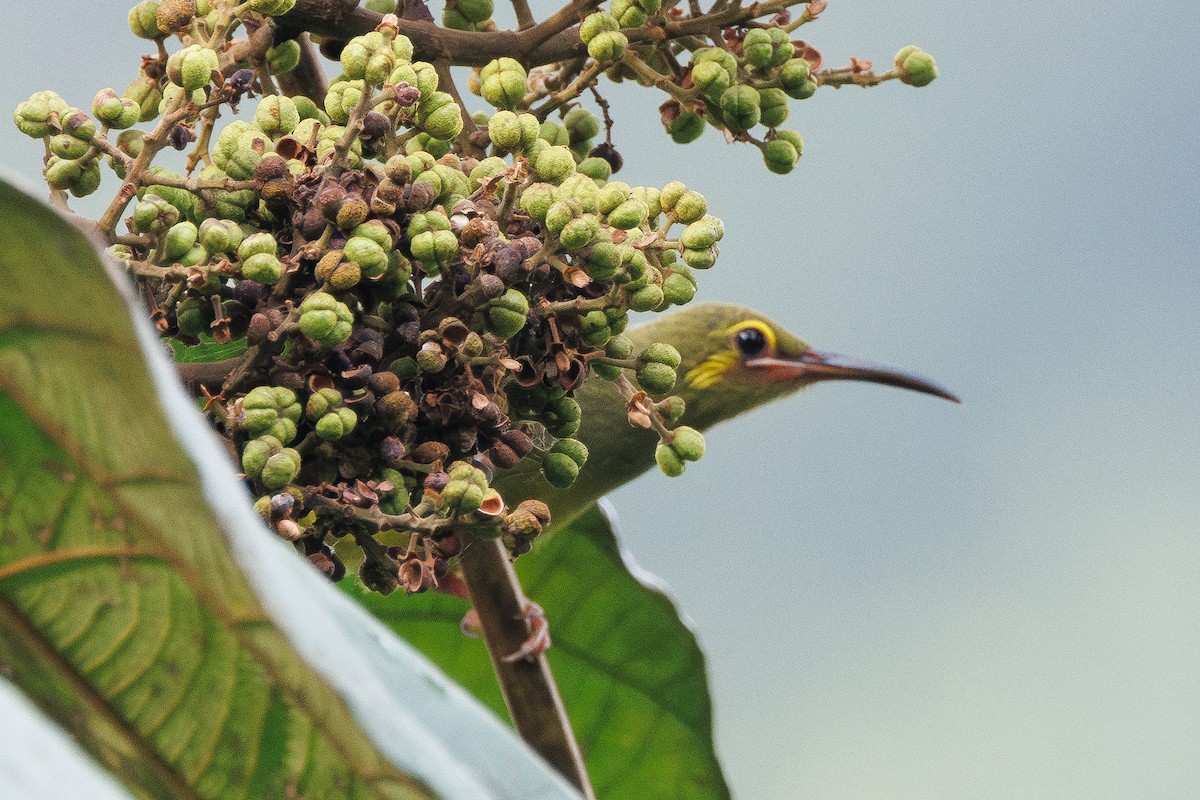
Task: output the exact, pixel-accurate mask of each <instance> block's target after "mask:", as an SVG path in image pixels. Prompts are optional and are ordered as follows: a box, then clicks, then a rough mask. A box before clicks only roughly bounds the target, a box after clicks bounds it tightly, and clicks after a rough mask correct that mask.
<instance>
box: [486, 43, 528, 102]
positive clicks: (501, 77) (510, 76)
mask: <svg viewBox="0 0 1200 800" xmlns="http://www.w3.org/2000/svg"><path fill="white" fill-rule="evenodd" d="M527 80H528V76H527V75H526V73H525V68H524V67H523V66H521V63H520V62H519V61H517V60H516V59H513V58H508V57H506V56H505V57H501V58H497V59H494V60H492V61H490V62H488V64H487V65H486V66H485V67H484V68H483V69H482V70H481V71H480V73H479V81H480V93H481V94H482V95H483V99H484V100H485V101H487V102H488V104H489V105H492V106H495V107H496V108H515V107H516V106H518V105H520V103H521V101H522V100H524V99H525V86H526V82H527Z"/></svg>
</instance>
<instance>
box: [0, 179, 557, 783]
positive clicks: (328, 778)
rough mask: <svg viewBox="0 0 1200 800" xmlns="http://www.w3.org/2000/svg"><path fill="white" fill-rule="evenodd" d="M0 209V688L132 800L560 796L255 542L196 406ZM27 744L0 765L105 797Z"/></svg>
mask: <svg viewBox="0 0 1200 800" xmlns="http://www.w3.org/2000/svg"><path fill="white" fill-rule="evenodd" d="M0 212H2V213H3V215H4V217H5V219H6V220H8V221H9V225H6V226H5V227H4V228H2V229H0V253H3V256H2V257H0V274H3V275H4V277H5V281H6V286H7V291H6V292H5V293H4V294H3V296H2V297H0V330H2V331H3V332H4V334H3V336H0V437H2V438H3V441H4V442H5V446H4V451H3V455H2V456H0V507H3V508H4V509H5V510H6V511H5V527H4V536H3V537H0V667H2V671H3V673H4V675H5V678H6V680H7V681H11V682H12V684H13V685H15V686H17V687H18V688H19V689H20V690H21V691H22V692H24V694H25V695H26V696H27V697H28V698H29V699H30V700H32V701H33V702H34V703H36V704H37V706H38V707H39V708H40V709H41V711H42V712H43V713H44V714H45V718H46V720H47V721H52V722H57V723H58V724H59V725H61V726H62V727H63V728H65V729H67V730H70V731H71V733H72V735H73V736H74V737H75V738H76V740H77V741H78V743H79V744H80V745H81V746H82V747H83V748H84V749H85V750H87V751H88V752H89V753H90V754H91V755H92V757H93V758H94V759H95V760H96V762H97V763H98V764H100V765H102V766H103V768H105V769H107V770H108V771H110V772H111V773H112V775H114V776H116V777H117V778H118V779H119V780H120V781H121V782H122V783H124V784H125V785H126V786H127V787H129V789H130V790H131V791H132V792H134V793H136V794H137V795H138V796H144V797H205V798H207V797H218V796H220V797H224V796H228V794H229V793H230V792H234V793H237V794H239V795H243V796H252V797H265V796H269V795H271V794H273V793H274V792H277V791H279V790H280V788H281V787H284V786H291V787H293V788H294V790H295V791H296V792H297V794H298V795H302V796H309V797H317V796H332V795H335V794H336V795H337V796H339V797H354V798H411V799H412V800H415V799H416V798H424V797H429V798H432V797H458V798H463V799H464V800H466V799H467V798H470V800H476V798H484V797H488V798H494V799H495V800H500V798H513V797H520V796H533V795H538V796H541V794H542V793H544V792H545V793H549V794H547V795H545V796H553V797H561V798H564V799H565V798H567V797H570V796H571V795H570V793H569V792H567V791H566V790H564V789H562V788H561V784H560V783H559V782H557V781H556V780H555V779H553V778H552V777H551V776H550V774H549V773H548V772H546V768H545V767H544V765H542V764H541V762H539V761H536V760H535V759H534V758H533V757H532V756H531V755H530V754H529V752H528V751H527V750H525V749H524V748H523V747H521V746H520V745H519V744H518V743H517V742H516V740H515V738H514V737H513V736H512V735H511V734H509V733H507V732H505V731H503V730H502V729H500V728H499V727H498V726H496V725H495V724H494V723H493V722H492V721H491V720H490V719H489V718H488V717H486V716H485V715H483V714H481V713H480V710H479V709H478V708H477V707H476V706H474V705H473V704H472V703H470V702H465V701H464V699H463V698H462V696H461V695H459V694H457V693H456V692H455V691H452V689H451V687H450V686H449V685H448V684H447V683H446V682H445V679H444V678H443V677H441V676H440V675H438V674H436V673H432V672H430V671H429V670H428V668H427V667H425V666H424V665H423V662H421V661H420V660H419V659H418V658H416V657H415V656H413V655H412V654H411V653H410V652H409V651H407V649H406V648H405V646H404V645H403V644H402V643H401V642H399V641H397V640H394V639H391V638H390V637H386V638H383V639H381V636H384V634H383V633H381V631H379V630H378V628H377V627H376V626H374V625H373V624H372V623H371V621H370V620H368V619H366V618H365V616H364V615H363V614H362V613H361V612H360V611H359V610H358V609H356V608H354V607H353V606H350V605H346V604H344V603H343V602H342V600H341V598H340V597H338V595H337V593H336V592H335V591H334V590H333V589H332V587H330V586H328V585H327V584H326V583H325V582H324V581H323V580H322V579H320V578H319V577H318V576H317V575H316V573H314V572H313V571H312V570H311V569H310V568H309V567H308V565H307V564H305V563H304V562H303V561H302V560H300V559H294V558H289V557H287V553H286V550H287V546H286V545H284V544H283V543H282V542H279V541H278V540H275V541H273V540H272V536H271V535H270V534H269V532H268V531H267V530H266V529H265V528H264V526H263V525H262V524H261V523H259V522H257V521H256V518H255V516H254V515H253V513H252V512H251V510H250V507H249V504H248V502H247V499H246V496H245V494H244V493H243V492H242V491H240V490H239V489H238V487H237V484H236V481H235V479H234V476H233V475H232V472H231V470H230V468H229V465H228V462H227V461H226V460H225V459H224V458H223V456H222V454H221V453H220V452H219V451H218V450H217V448H216V446H215V443H214V442H212V440H211V436H212V434H211V432H210V431H208V430H206V429H205V427H204V426H203V423H202V422H201V420H200V418H199V416H198V415H197V414H196V412H195V410H194V409H191V408H189V406H188V401H187V400H186V398H184V397H183V395H182V393H181V392H180V391H179V390H178V388H176V387H175V386H162V385H156V384H155V382H154V380H153V379H152V377H151V374H150V373H149V372H148V371H147V368H146V364H145V362H144V360H143V356H142V347H143V346H145V347H150V348H154V347H156V345H154V344H153V343H152V340H151V339H150V337H149V336H145V337H143V338H142V341H141V342H139V340H138V338H137V336H136V335H135V330H134V328H133V326H132V324H131V323H132V320H131V317H130V314H129V313H128V312H126V311H125V306H124V302H123V298H122V297H121V296H120V294H119V293H118V291H117V289H116V287H115V286H114V285H113V284H112V283H111V281H110V278H109V276H108V275H107V274H106V272H105V270H104V267H103V265H102V264H101V262H100V260H99V258H98V254H97V253H96V252H95V251H94V250H93V249H92V245H91V243H90V242H89V241H88V240H87V239H86V238H85V237H84V236H83V235H81V234H80V233H79V232H78V231H76V230H74V229H73V228H72V227H71V226H70V224H69V223H67V222H66V221H65V220H63V219H62V218H60V217H58V216H57V215H56V214H55V213H54V212H52V211H51V210H50V209H48V208H46V207H44V206H41V205H40V204H37V203H35V202H34V201H32V200H31V199H30V198H28V197H26V196H24V195H23V194H21V193H20V192H18V191H17V190H15V189H14V188H13V187H12V186H10V185H9V184H8V183H6V182H2V181H0ZM47 280H48V281H50V282H51V283H53V284H54V285H59V286H65V285H70V286H71V287H72V289H73V291H71V292H62V293H57V292H55V293H52V292H46V291H45V290H44V288H45V282H46V281H47ZM135 313H136V314H137V315H138V316H140V311H139V312H135ZM152 355H154V357H155V358H157V359H159V363H158V368H159V370H160V373H159V376H158V378H159V380H161V379H162V375H163V373H162V372H161V370H162V369H163V368H164V367H165V364H164V363H163V362H162V361H161V356H159V355H157V354H152ZM275 394H276V396H275V397H274V398H271V400H272V402H273V403H274V405H275V406H277V407H278V406H282V407H283V409H284V413H291V412H290V405H288V404H285V403H284V402H283V401H284V400H286V399H287V398H286V397H284V396H282V393H278V392H277V393H275ZM164 404H165V405H164ZM168 409H169V410H168ZM168 418H169V419H170V422H168ZM173 431H174V432H173ZM176 436H179V437H181V438H180V439H177V438H176ZM200 463H202V464H203V472H201V469H200V466H199V464H200ZM206 498H218V499H217V500H216V502H217V505H215V506H212V507H210V506H209V505H208V501H207V500H206ZM381 648H382V649H381ZM352 653H353V655H351V654H352ZM368 687H370V688H368ZM6 719H9V717H8V716H6ZM464 725H465V726H466V727H468V728H469V729H470V730H471V737H463V736H461V735H460V733H459V730H460V726H464ZM473 740H474V741H476V742H477V744H473V743H472V741H473ZM485 742H486V743H485ZM27 744H28V743H27V742H26V741H24V740H21V741H12V742H8V743H7V744H6V747H7V749H8V753H7V757H8V758H17V759H18V760H21V759H27V760H29V761H30V762H31V763H37V764H38V765H39V769H42V770H48V771H52V772H54V774H55V775H56V777H57V778H58V779H59V783H58V787H59V790H60V791H61V793H62V794H63V796H79V797H83V796H88V797H92V796H105V795H103V794H101V793H100V791H99V790H93V788H91V787H92V784H90V783H82V782H81V783H75V782H71V783H68V782H67V780H68V778H67V776H68V775H76V774H77V773H76V772H71V771H70V770H68V771H67V772H65V773H64V772H60V767H59V763H58V762H57V761H48V760H47V757H48V755H49V754H48V753H47V751H45V750H38V751H37V752H29V751H28V749H27ZM448 756H449V758H447V757H448ZM451 765H452V766H451ZM69 766H70V765H68V767H69ZM518 774H519V777H517V776H518ZM71 780H72V781H74V780H75V779H74V778H72V779H71ZM78 780H80V781H84V780H87V778H85V777H79V778H78ZM485 787H492V788H485ZM499 787H506V788H503V789H501V788H499ZM103 788H104V787H101V789H103ZM10 790H14V791H15V790H19V787H11V786H7V787H4V789H3V791H4V792H5V793H6V794H7V793H8V792H9V791H10Z"/></svg>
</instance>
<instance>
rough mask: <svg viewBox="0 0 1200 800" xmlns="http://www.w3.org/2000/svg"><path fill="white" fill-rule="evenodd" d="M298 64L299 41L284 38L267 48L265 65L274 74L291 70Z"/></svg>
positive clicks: (281, 73)
mask: <svg viewBox="0 0 1200 800" xmlns="http://www.w3.org/2000/svg"><path fill="white" fill-rule="evenodd" d="M299 64H300V42H298V41H296V40H295V39H285V40H284V41H282V42H280V43H279V44H277V45H275V46H274V47H271V48H268V49H267V67H268V68H269V69H270V70H271V72H272V73H274V74H276V75H283V74H285V73H288V72H291V71H292V70H294V69H295V68H296V67H297V66H298V65H299Z"/></svg>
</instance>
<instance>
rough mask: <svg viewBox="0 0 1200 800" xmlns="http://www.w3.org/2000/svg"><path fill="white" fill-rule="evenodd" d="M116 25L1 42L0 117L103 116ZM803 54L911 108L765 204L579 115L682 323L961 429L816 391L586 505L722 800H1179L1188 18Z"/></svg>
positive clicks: (1124, 18)
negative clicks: (647, 611) (610, 138)
mask: <svg viewBox="0 0 1200 800" xmlns="http://www.w3.org/2000/svg"><path fill="white" fill-rule="evenodd" d="M497 5H498V6H499V5H501V3H497ZM548 7H549V4H548V3H543V4H542V8H543V9H545V8H548ZM126 8H127V4H124V3H108V4H101V5H100V6H97V5H95V4H93V5H91V6H83V5H80V4H79V3H76V2H63V0H43V1H42V2H38V3H36V4H35V3H33V2H29V0H17V2H15V3H14V2H10V3H9V4H7V5H6V6H5V7H4V9H3V10H0V20H2V21H3V23H4V29H5V31H6V33H7V47H6V59H5V61H6V68H5V73H4V81H3V83H2V84H0V107H3V108H4V109H6V111H5V114H7V113H8V111H7V109H11V108H12V107H13V106H14V105H15V104H16V103H17V102H18V101H19V100H21V99H23V98H24V97H26V96H28V95H29V94H30V93H31V92H33V91H35V90H38V89H43V88H54V89H56V90H59V91H60V92H62V93H63V94H64V96H65V97H66V99H67V100H68V101H69V102H71V103H74V104H77V105H81V106H85V107H86V105H87V104H88V103H89V102H90V100H91V97H92V94H93V93H94V92H95V90H96V89H99V88H101V87H103V86H107V85H112V86H115V87H116V88H117V89H118V90H120V89H121V88H122V87H123V86H124V85H125V84H126V83H128V81H129V80H130V79H131V78H132V77H133V74H134V70H135V68H136V63H137V62H136V58H137V56H138V55H140V54H141V53H142V52H145V51H148V49H149V48H148V47H147V45H146V43H144V42H139V41H137V40H134V39H133V38H132V37H131V36H130V35H129V34H128V32H127V29H126V27H125V11H126ZM543 13H544V11H543ZM801 34H802V35H803V37H804V38H806V39H807V40H808V41H810V42H811V43H812V44H814V45H815V46H816V47H817V48H818V49H820V50H821V51H822V52H823V53H824V55H825V59H826V64H827V65H834V66H840V65H844V64H845V63H847V62H848V60H849V58H850V57H851V56H858V57H863V58H870V59H873V60H874V61H875V63H876V64H877V65H878V66H879V67H881V68H887V65H888V64H889V63H890V61H891V57H892V55H893V54H894V53H895V51H896V50H898V49H899V48H900V47H901V46H902V45H906V44H910V43H911V44H917V45H920V46H921V47H922V48H924V49H926V50H928V51H929V52H931V53H932V54H933V55H934V56H935V57H936V58H937V62H938V65H939V67H940V69H941V77H940V78H939V79H938V80H937V81H935V82H934V83H933V84H932V85H931V86H929V87H928V88H925V89H920V90H917V89H911V88H909V87H905V86H902V85H899V84H887V85H884V86H882V87H879V88H876V89H872V90H869V91H863V90H859V89H853V88H846V89H842V90H840V91H833V90H827V89H823V90H821V91H820V92H818V93H817V95H816V97H814V98H813V99H811V100H809V101H806V102H804V103H801V104H798V105H796V106H794V107H793V112H792V118H791V120H789V122H788V127H792V128H796V129H798V130H800V131H801V132H802V133H803V135H804V137H805V139H806V142H807V149H806V152H805V155H804V157H803V158H802V159H801V162H800V165H799V167H798V168H797V170H796V171H795V172H794V173H793V174H791V175H788V176H783V177H780V176H775V175H771V174H769V173H768V172H767V171H766V170H765V169H764V168H763V167H762V165H761V161H760V159H759V156H758V153H757V151H756V150H754V149H752V148H750V147H745V146H726V145H724V144H723V142H722V141H721V139H720V137H719V136H718V135H717V134H716V133H715V132H713V131H711V130H710V131H709V132H708V133H706V134H705V136H704V137H703V139H702V140H701V141H700V142H699V143H696V144H693V145H688V146H684V147H680V146H675V145H672V144H671V143H670V141H669V139H668V138H667V137H666V135H665V134H663V133H662V131H661V129H660V128H659V126H658V122H657V112H656V107H657V105H658V104H659V103H660V102H662V100H663V99H664V98H663V97H662V96H659V95H657V94H655V93H654V92H652V91H648V90H641V91H636V90H635V91H627V90H625V89H620V90H616V89H612V88H611V87H607V88H605V89H604V91H605V93H606V94H608V95H609V96H610V99H612V100H614V112H615V115H616V118H617V123H618V127H617V131H616V136H617V138H618V144H621V143H624V144H623V145H622V150H623V153H624V155H625V159H626V168H625V170H624V171H623V172H622V174H621V177H622V179H624V180H626V181H628V182H630V183H633V184H646V185H662V184H663V183H665V182H666V181H668V180H672V179H681V180H684V181H685V182H686V183H687V184H688V185H689V186H691V187H693V188H696V189H698V190H700V191H701V192H703V193H704V194H705V195H706V196H707V197H708V199H709V202H710V207H711V209H712V211H713V212H714V213H716V214H718V215H720V216H722V217H723V218H724V219H725V221H726V225H727V235H726V237H725V240H724V241H723V242H722V245H721V246H722V251H721V258H720V260H719V262H718V265H717V267H716V268H715V269H713V270H711V271H710V272H707V273H704V274H702V275H701V276H700V277H701V293H700V296H701V297H702V298H706V299H726V300H736V301H739V302H743V303H746V304H749V305H753V306H756V307H758V308H760V309H762V310H763V311H765V312H767V313H769V314H770V315H771V316H773V317H774V318H775V319H777V320H778V321H780V322H782V323H784V324H786V325H787V326H788V327H789V328H791V329H793V330H794V331H796V332H798V333H800V334H802V335H803V336H805V337H806V338H808V339H809V340H810V341H811V342H812V343H814V344H815V345H818V346H821V347H824V348H826V349H830V350H834V351H838V352H846V353H853V354H857V355H863V356H869V357H871V358H874V359H877V360H882V361H887V362H891V363H894V364H897V365H902V366H905V367H908V368H911V369H914V370H917V371H920V372H923V373H925V374H927V375H929V376H931V377H934V378H936V379H938V380H940V381H941V382H943V383H945V384H946V385H947V386H949V387H951V388H953V389H955V390H956V391H958V392H959V393H960V394H961V395H962V397H963V399H964V401H965V402H964V404H963V405H962V406H961V407H957V406H952V405H951V404H949V403H945V402H943V401H940V400H936V399H934V398H930V397H926V396H921V395H916V394H910V393H905V392H900V391H897V390H893V389H887V388H882V387H875V386H867V385H863V384H845V385H833V384H830V385H823V386H818V387H816V388H814V389H812V390H811V391H809V392H807V393H806V394H804V395H802V396H799V397H796V398H793V399H791V400H788V401H785V402H781V403H779V404H776V405H774V406H771V407H768V408H766V409H763V410H761V411H759V412H756V413H755V414H754V415H752V416H749V417H746V418H744V419H739V420H735V421H733V422H731V423H729V424H727V425H725V426H724V427H721V428H718V429H716V430H714V431H713V432H712V433H711V434H710V435H709V438H708V441H709V454H708V455H707V456H705V458H704V460H703V461H701V462H699V463H698V464H696V465H694V466H692V467H689V469H688V474H687V475H686V476H685V477H684V478H681V479H677V480H668V479H667V478H664V477H662V476H660V475H656V474H655V475H648V476H647V477H645V478H643V479H642V480H639V481H638V482H636V483H635V484H633V485H631V486H629V487H627V488H624V489H622V490H621V491H619V492H617V493H616V495H615V496H614V497H613V498H612V499H613V502H614V504H615V506H616V507H617V509H618V511H619V512H620V514H621V523H622V532H623V536H624V540H625V543H626V545H627V547H628V548H629V550H630V551H632V552H633V553H634V554H635V556H636V557H637V560H638V561H639V562H640V563H641V564H642V565H643V566H644V567H645V568H647V569H649V570H651V571H653V572H655V573H657V574H659V575H661V576H663V577H664V578H665V579H666V580H667V582H668V583H669V584H670V585H671V586H672V587H673V590H674V594H675V596H676V597H677V599H678V602H679V604H680V606H681V607H682V608H683V609H684V610H685V611H686V612H687V614H688V615H689V616H690V618H691V619H692V620H693V621H694V623H695V626H696V629H697V630H698V631H699V634H700V637H701V640H702V642H703V643H704V644H705V645H706V647H707V651H708V653H709V658H710V672H711V680H712V685H713V691H714V696H715V705H716V726H717V737H718V748H719V751H720V753H721V755H722V758H723V762H724V764H725V767H726V769H727V772H728V776H729V779H730V781H731V783H732V785H733V787H734V792H735V795H736V796H737V797H739V798H742V799H743V800H793V798H797V797H813V798H842V799H846V800H849V799H850V798H864V799H865V798H880V797H887V798H921V799H922V800H925V799H926V798H977V799H978V798H1016V797H1019V798H1024V799H1026V800H1032V799H1035V798H1087V799H1088V800H1100V799H1102V798H1135V797H1136V798H1139V799H1149V798H1164V799H1171V800H1174V799H1176V798H1184V797H1196V796H1200V762H1198V761H1197V753H1198V752H1200V457H1198V453H1200V424H1198V421H1197V418H1198V412H1200V369H1197V366H1196V358H1197V352H1200V336H1198V335H1197V328H1198V324H1200V233H1198V229H1200V203H1198V192H1200V188H1198V187H1200V137H1198V136H1197V129H1198V127H1200V126H1198V123H1200V119H1198V114H1200V89H1198V88H1197V87H1198V86H1200V84H1197V82H1196V81H1195V80H1194V79H1193V77H1192V73H1193V72H1194V69H1193V59H1194V56H1195V52H1196V43H1197V42H1198V41H1200V7H1197V6H1196V4H1194V3H1185V2H1159V3H1153V4H1115V5H1112V4H1110V5H1096V4H1079V3H1074V2H1066V1H1065V0H1051V2H1044V3H1037V4H1030V5H1028V6H1019V5H1013V4H1003V3H990V4H963V3H957V2H951V1H950V0H932V1H931V2H923V3H910V4H897V3H884V2H881V1H880V0H859V1H858V2H847V1H845V0H843V2H831V3H830V5H829V8H828V10H827V11H826V12H825V13H824V14H823V15H822V17H821V19H820V20H819V21H818V22H817V23H815V24H812V25H810V26H806V27H805V28H803V29H802V30H801ZM5 119H7V118H5ZM40 157H41V152H40V145H38V144H36V143H35V142H33V141H32V140H29V139H27V138H25V137H23V136H21V135H20V134H19V133H18V132H17V131H16V129H15V128H13V127H12V126H11V124H9V123H7V122H4V123H3V124H0V162H3V163H4V164H5V165H6V166H8V167H11V168H13V169H15V170H17V171H18V172H20V173H23V174H25V175H27V176H29V177H30V178H31V179H36V178H37V177H38V173H39V170H40ZM111 186H112V181H111V176H110V177H109V188H111ZM106 191H108V190H107V189H104V188H102V189H101V191H100V193H98V195H97V197H99V196H103V195H104V194H105V193H106ZM79 207H80V208H81V209H82V210H84V211H94V209H95V208H96V204H94V203H93V204H90V205H89V204H80V205H79Z"/></svg>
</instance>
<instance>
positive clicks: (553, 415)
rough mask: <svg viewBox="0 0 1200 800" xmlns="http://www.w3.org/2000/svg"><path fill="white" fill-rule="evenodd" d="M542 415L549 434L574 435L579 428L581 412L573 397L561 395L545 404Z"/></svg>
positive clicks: (559, 435)
mask: <svg viewBox="0 0 1200 800" xmlns="http://www.w3.org/2000/svg"><path fill="white" fill-rule="evenodd" d="M542 417H543V419H544V420H545V423H546V430H548V431H549V432H550V435H551V436H558V437H562V436H574V435H575V432H576V431H578V430H579V422H580V420H581V419H582V418H583V412H582V410H581V409H580V407H579V403H578V402H576V400H575V398H573V397H567V396H566V395H563V396H562V397H559V398H558V399H556V400H551V401H550V402H549V403H547V404H546V408H545V409H544V410H543V411H542Z"/></svg>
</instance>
